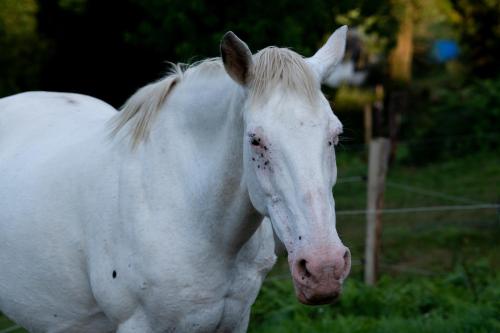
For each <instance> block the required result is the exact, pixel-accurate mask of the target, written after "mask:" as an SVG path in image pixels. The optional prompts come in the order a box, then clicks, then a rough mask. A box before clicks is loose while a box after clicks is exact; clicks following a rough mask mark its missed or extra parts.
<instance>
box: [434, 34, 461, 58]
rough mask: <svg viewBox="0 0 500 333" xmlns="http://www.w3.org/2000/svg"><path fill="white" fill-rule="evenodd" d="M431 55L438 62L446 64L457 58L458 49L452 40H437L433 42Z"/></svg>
mask: <svg viewBox="0 0 500 333" xmlns="http://www.w3.org/2000/svg"><path fill="white" fill-rule="evenodd" d="M432 53H433V55H434V57H435V58H436V59H437V61H438V62H446V61H448V60H453V59H456V58H457V57H458V53H459V47H458V44H457V42H455V41H454V40H450V39H439V40H437V41H435V42H434V46H433V48H432Z"/></svg>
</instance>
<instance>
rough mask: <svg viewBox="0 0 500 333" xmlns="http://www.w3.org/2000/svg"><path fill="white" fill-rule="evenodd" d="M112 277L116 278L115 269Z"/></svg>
mask: <svg viewBox="0 0 500 333" xmlns="http://www.w3.org/2000/svg"><path fill="white" fill-rule="evenodd" d="M113 279H116V271H113Z"/></svg>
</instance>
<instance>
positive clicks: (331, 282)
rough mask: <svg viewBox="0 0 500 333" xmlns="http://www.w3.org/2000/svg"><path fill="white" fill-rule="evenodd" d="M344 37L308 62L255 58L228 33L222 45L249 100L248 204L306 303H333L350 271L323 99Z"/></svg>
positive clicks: (335, 123) (286, 55)
mask: <svg viewBox="0 0 500 333" xmlns="http://www.w3.org/2000/svg"><path fill="white" fill-rule="evenodd" d="M346 31H347V27H345V26H344V27H341V28H339V29H338V30H337V31H335V33H334V34H333V35H332V36H331V37H330V38H329V39H328V41H327V42H326V44H325V45H324V46H323V47H322V48H320V49H319V50H318V51H317V52H316V54H315V55H314V56H312V57H311V58H307V59H306V58H303V57H301V56H300V55H298V54H297V53H295V52H293V51H291V50H288V49H281V48H275V47H269V48H266V49H264V50H261V51H259V52H258V53H256V54H254V55H252V53H251V51H250V49H249V48H248V46H247V45H246V44H245V43H244V42H243V41H241V40H240V39H239V38H238V37H236V35H235V34H233V33H232V32H228V33H227V34H226V35H225V36H224V37H223V39H222V42H221V54H222V60H223V63H224V67H225V70H226V72H227V73H228V74H229V76H230V77H231V78H232V79H233V80H234V81H236V82H237V83H238V84H240V85H241V86H242V87H243V88H244V90H245V93H246V94H247V97H246V102H245V104H244V107H243V117H244V128H245V131H244V133H243V135H244V140H243V142H244V147H243V152H244V153H243V158H244V162H243V164H244V173H245V181H246V183H247V187H248V192H249V196H250V200H251V202H252V204H253V206H254V207H255V209H256V210H257V211H258V212H260V213H261V214H262V215H263V216H266V217H269V218H270V220H271V223H272V226H273V228H274V231H275V232H276V234H277V235H278V237H279V238H280V240H281V241H282V242H283V243H284V245H285V247H286V249H287V252H288V262H289V265H290V270H291V274H292V278H293V282H294V285H295V291H296V294H297V297H298V299H299V301H301V302H302V303H305V304H324V303H329V302H331V301H333V300H335V299H336V298H337V297H338V296H339V294H340V292H341V287H342V283H343V281H344V279H345V278H346V277H347V275H348V274H349V270H350V266H351V259H350V252H349V249H348V248H347V247H345V246H344V245H343V244H342V241H341V240H340V238H339V236H338V233H337V231H336V227H335V222H336V221H335V203H334V199H333V196H332V186H333V185H334V184H335V181H336V178H337V166H336V158H335V149H334V148H335V144H336V143H337V142H338V137H339V135H340V134H341V132H342V124H341V122H340V121H339V119H338V118H337V117H336V116H335V115H334V113H333V112H332V109H331V107H330V104H329V103H328V101H327V99H326V98H325V96H324V95H323V94H322V93H321V83H322V82H323V80H324V79H325V78H327V77H328V76H329V75H330V74H331V72H332V71H333V69H334V68H335V66H336V65H337V64H338V63H339V62H340V61H341V60H342V57H343V55H344V50H345V38H346Z"/></svg>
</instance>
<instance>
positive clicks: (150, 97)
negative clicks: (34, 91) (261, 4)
mask: <svg viewBox="0 0 500 333" xmlns="http://www.w3.org/2000/svg"><path fill="white" fill-rule="evenodd" d="M253 61H254V64H253V70H252V73H251V75H252V79H251V80H250V87H249V88H250V89H249V98H250V99H251V101H258V100H263V99H265V98H266V97H267V95H268V94H269V93H270V92H271V91H272V90H273V89H274V88H276V87H277V86H282V87H284V88H285V89H287V90H290V91H292V92H295V93H298V94H301V95H303V96H305V97H306V98H307V99H308V100H309V101H311V102H312V103H314V101H315V98H316V97H317V95H318V91H319V90H318V83H317V80H315V78H314V74H313V73H312V71H311V70H310V69H309V67H308V66H307V64H306V62H305V61H304V59H303V58H302V56H300V55H299V54H297V53H295V52H293V51H291V50H289V49H286V48H277V47H267V48H265V49H263V50H261V51H259V52H257V53H256V54H255V55H254V56H253ZM223 68H224V66H223V65H222V61H221V59H220V58H211V59H205V60H202V61H199V62H197V63H194V64H192V65H189V66H186V65H184V64H172V66H171V69H170V70H169V72H168V74H167V75H166V76H165V77H163V78H162V79H160V80H158V81H156V82H153V83H150V84H148V85H146V86H144V87H142V88H140V89H139V90H138V91H137V92H136V93H135V94H134V95H132V96H131V97H130V98H129V99H128V100H127V101H126V102H125V104H124V105H123V107H122V108H121V111H120V113H119V114H118V115H117V116H116V117H114V118H113V119H112V121H111V126H112V132H111V134H112V135H113V136H114V135H116V134H117V133H118V132H120V130H121V129H122V128H124V127H125V125H127V124H129V123H130V124H129V129H128V130H129V131H130V135H131V136H132V146H133V147H136V146H137V145H138V144H139V143H140V142H141V141H143V140H145V139H146V138H147V137H148V134H149V130H150V128H151V125H152V123H153V121H154V119H155V118H156V116H157V114H158V112H159V111H160V109H161V106H162V105H163V103H164V102H165V100H166V99H167V97H168V95H169V94H170V92H171V91H172V89H173V88H174V87H175V85H177V84H179V83H180V82H182V81H183V80H185V79H186V78H187V77H189V76H191V75H192V74H195V73H197V74H203V73H205V74H210V73H213V71H214V70H217V71H219V70H223Z"/></svg>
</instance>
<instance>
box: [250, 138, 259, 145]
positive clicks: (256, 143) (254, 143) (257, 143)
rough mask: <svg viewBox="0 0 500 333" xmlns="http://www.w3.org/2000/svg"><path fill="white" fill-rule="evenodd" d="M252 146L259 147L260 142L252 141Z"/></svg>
mask: <svg viewBox="0 0 500 333" xmlns="http://www.w3.org/2000/svg"><path fill="white" fill-rule="evenodd" d="M251 143H252V146H258V145H260V143H259V141H257V139H252V142H251Z"/></svg>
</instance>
